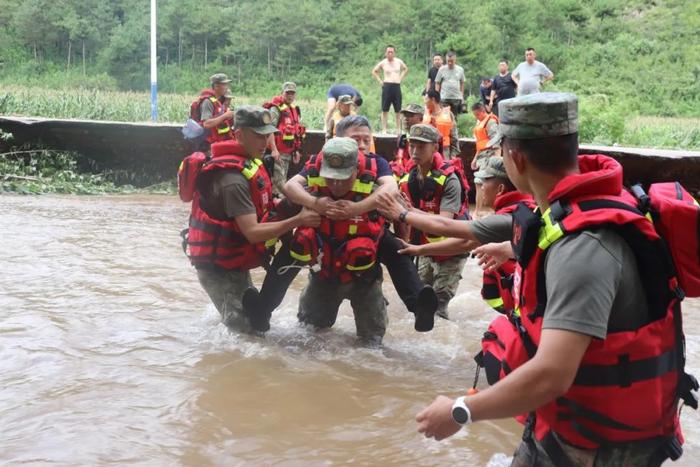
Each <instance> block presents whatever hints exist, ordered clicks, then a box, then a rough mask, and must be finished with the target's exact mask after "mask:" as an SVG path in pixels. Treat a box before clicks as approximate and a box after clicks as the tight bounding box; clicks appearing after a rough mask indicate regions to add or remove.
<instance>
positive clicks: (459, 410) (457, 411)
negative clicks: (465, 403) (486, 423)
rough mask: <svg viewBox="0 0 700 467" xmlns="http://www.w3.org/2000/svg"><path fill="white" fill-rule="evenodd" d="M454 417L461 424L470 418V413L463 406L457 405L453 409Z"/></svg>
mask: <svg viewBox="0 0 700 467" xmlns="http://www.w3.org/2000/svg"><path fill="white" fill-rule="evenodd" d="M452 418H454V419H455V422H457V423H459V424H460V425H464V424H465V423H467V421H468V420H469V415H468V414H467V411H466V410H465V409H464V408H463V407H455V408H454V409H452Z"/></svg>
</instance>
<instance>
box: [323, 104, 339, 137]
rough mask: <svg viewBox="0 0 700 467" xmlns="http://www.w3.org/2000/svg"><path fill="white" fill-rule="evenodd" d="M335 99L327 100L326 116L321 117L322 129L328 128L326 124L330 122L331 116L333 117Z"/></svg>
mask: <svg viewBox="0 0 700 467" xmlns="http://www.w3.org/2000/svg"><path fill="white" fill-rule="evenodd" d="M335 103H336V101H335V99H334V98H332V97H329V98H328V101H327V103H326V115H324V116H323V129H324V130H326V129H327V128H328V124H329V123H330V122H331V115H333V111H334V110H335Z"/></svg>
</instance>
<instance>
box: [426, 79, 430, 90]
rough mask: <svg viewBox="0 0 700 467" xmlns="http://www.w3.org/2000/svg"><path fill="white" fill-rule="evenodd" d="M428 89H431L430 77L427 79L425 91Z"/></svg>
mask: <svg viewBox="0 0 700 467" xmlns="http://www.w3.org/2000/svg"><path fill="white" fill-rule="evenodd" d="M428 91H430V78H428V79H427V80H425V92H426V93H427V92H428Z"/></svg>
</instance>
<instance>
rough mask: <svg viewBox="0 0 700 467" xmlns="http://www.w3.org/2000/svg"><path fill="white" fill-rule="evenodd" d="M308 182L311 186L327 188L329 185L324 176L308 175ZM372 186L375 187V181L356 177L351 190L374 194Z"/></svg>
mask: <svg viewBox="0 0 700 467" xmlns="http://www.w3.org/2000/svg"><path fill="white" fill-rule="evenodd" d="M306 183H307V185H308V187H309V188H312V187H319V188H325V187H326V186H327V185H326V179H325V178H323V177H306ZM372 188H374V181H372V182H369V183H367V182H361V181H360V180H359V179H355V183H353V185H352V188H351V189H350V191H354V192H355V193H362V194H363V195H370V194H372Z"/></svg>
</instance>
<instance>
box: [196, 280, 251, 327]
mask: <svg viewBox="0 0 700 467" xmlns="http://www.w3.org/2000/svg"><path fill="white" fill-rule="evenodd" d="M197 277H198V278H199V283H200V284H202V287H203V288H204V291H205V292H206V293H207V294H208V295H209V298H210V299H211V301H212V302H214V306H215V307H216V309H217V310H219V313H220V314H221V321H222V322H223V323H224V324H225V325H226V326H227V327H228V328H229V329H232V330H235V331H240V332H246V333H251V332H252V328H251V326H250V322H249V321H248V318H247V317H246V316H245V315H243V304H242V303H241V299H242V297H243V292H245V290H246V289H247V288H248V287H251V286H252V285H253V283H252V281H251V279H250V272H249V271H230V270H226V269H221V268H202V269H197Z"/></svg>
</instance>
